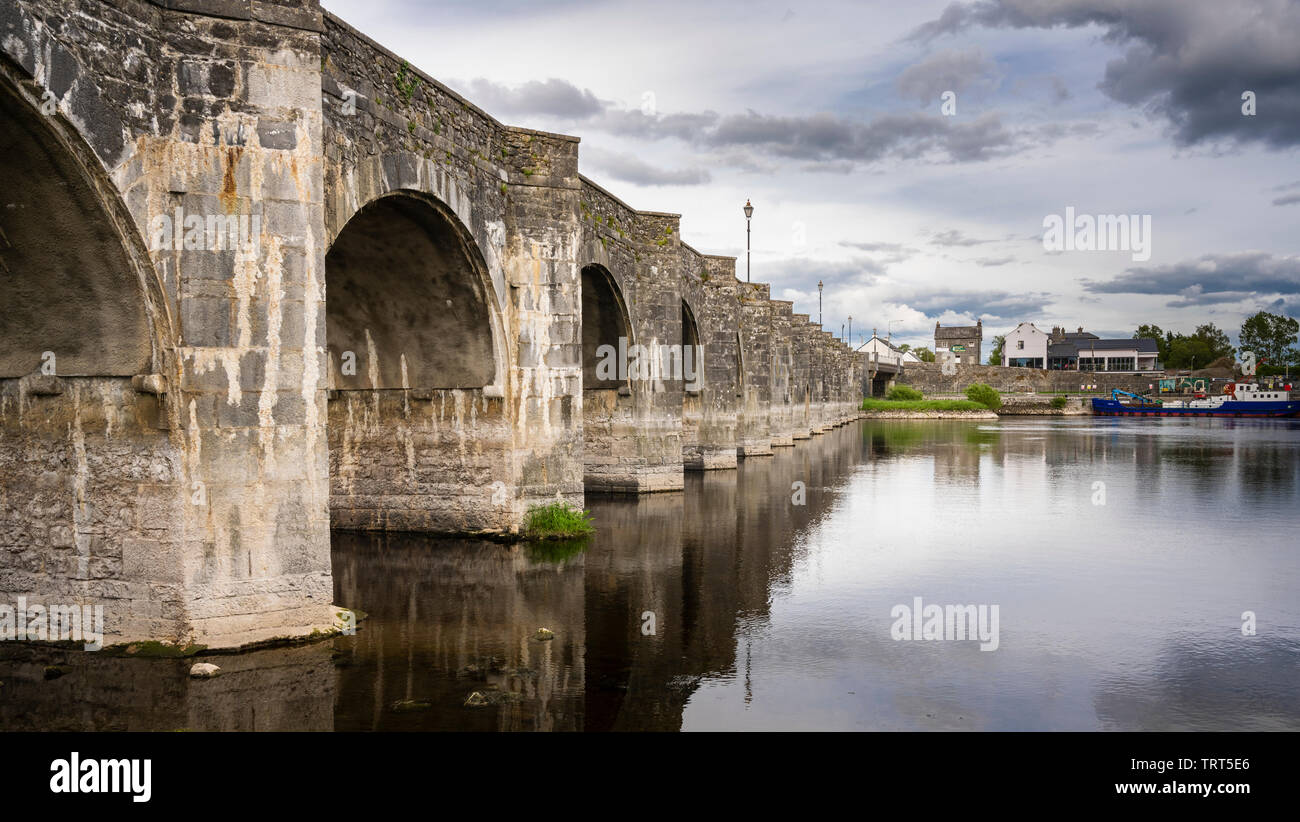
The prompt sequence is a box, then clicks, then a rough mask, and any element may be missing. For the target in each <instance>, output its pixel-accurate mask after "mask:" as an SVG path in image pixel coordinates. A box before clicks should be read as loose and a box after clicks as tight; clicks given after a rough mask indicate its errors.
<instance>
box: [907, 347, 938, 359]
mask: <svg viewBox="0 0 1300 822" xmlns="http://www.w3.org/2000/svg"><path fill="white" fill-rule="evenodd" d="M912 353H913V354H915V355H916V356H917V357H918V358H919V359H920V360H921V362H934V352H933V351H931V350H930V349H928V348H926V347H925V346H923V345H922V346H920V347H918V348H913V349H912Z"/></svg>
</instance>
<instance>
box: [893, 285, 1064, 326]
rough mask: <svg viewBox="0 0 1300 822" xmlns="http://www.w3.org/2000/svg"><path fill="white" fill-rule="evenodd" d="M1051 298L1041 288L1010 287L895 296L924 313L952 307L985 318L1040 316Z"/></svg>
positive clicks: (933, 314) (939, 311)
mask: <svg viewBox="0 0 1300 822" xmlns="http://www.w3.org/2000/svg"><path fill="white" fill-rule="evenodd" d="M1052 299H1053V298H1052V296H1051V295H1050V294H1047V293H1044V292H1028V293H1025V292H1010V291H926V292H923V293H914V294H911V295H907V296H902V297H899V298H897V300H898V301H899V302H901V303H903V304H906V305H907V306H909V307H911V308H915V309H916V310H917V311H920V312H921V313H923V314H926V315H927V316H938V315H940V314H943V313H944V312H946V311H951V312H953V313H956V314H965V315H967V316H971V317H978V318H983V319H985V320H988V319H996V320H1011V319H1015V318H1017V317H1033V316H1041V315H1042V314H1043V313H1045V311H1046V308H1047V306H1048V305H1049V304H1051V302H1052Z"/></svg>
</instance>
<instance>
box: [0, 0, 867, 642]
mask: <svg viewBox="0 0 1300 822" xmlns="http://www.w3.org/2000/svg"><path fill="white" fill-rule="evenodd" d="M0 108H2V109H3V112H0V113H2V114H3V120H2V121H0V123H2V125H0V140H2V141H3V143H2V144H3V146H4V153H3V160H0V188H2V189H3V191H4V192H5V195H4V196H5V205H6V208H5V209H3V210H0V231H2V232H3V233H2V234H0V292H2V296H3V299H4V300H5V304H6V311H5V312H4V316H3V318H0V335H2V336H3V345H2V346H0V548H3V549H4V550H3V551H0V557H2V558H3V559H2V561H0V601H13V600H14V599H15V598H16V597H18V596H25V597H27V598H28V599H29V601H30V602H32V603H37V602H41V603H48V604H60V605H73V604H81V603H85V604H102V605H104V614H105V618H106V622H107V624H106V628H107V632H108V634H109V641H110V642H111V641H125V640H136V639H145V638H151V639H164V640H169V641H192V642H198V643H202V644H207V645H210V646H214V647H215V646H230V645H239V644H244V643H248V642H254V641H260V640H266V639H272V638H278V637H286V636H300V635H304V634H308V633H310V632H312V631H314V630H321V629H326V628H329V627H331V626H332V625H333V624H334V623H335V620H336V610H335V609H334V608H333V607H332V605H331V597H332V593H333V586H332V580H331V568H330V551H329V545H330V528H331V526H333V527H335V528H347V529H365V530H412V531H438V532H462V533H464V532H469V533H480V532H487V533H510V532H513V531H516V530H517V529H518V528H519V525H520V523H521V520H522V518H523V516H524V514H525V512H526V511H527V509H528V507H529V506H530V505H532V504H535V503H538V502H544V501H550V500H554V499H557V498H559V499H562V500H566V501H569V502H572V503H574V504H581V503H582V500H583V494H584V490H599V491H621V492H634V493H639V492H644V491H658V490H672V489H678V488H681V487H682V471H684V470H686V469H714V468H728V467H733V466H734V465H735V464H736V460H737V458H738V457H743V458H750V457H759V456H763V455H765V454H770V453H771V450H772V448H773V447H780V446H782V445H788V444H790V443H792V442H793V441H794V440H795V439H799V438H803V437H807V436H810V435H811V434H812V433H815V432H819V431H824V430H826V429H827V428H828V427H830V426H832V425H836V424H839V423H841V422H844V421H846V420H847V419H849V418H851V417H852V416H853V414H854V413H855V410H854V408H855V402H856V400H857V399H858V394H859V391H858V390H857V389H858V386H859V385H861V383H862V380H863V376H862V374H863V367H864V366H863V362H862V361H861V360H860V359H859V358H857V357H855V356H854V355H851V354H850V353H849V352H848V350H847V349H846V348H845V347H844V346H843V345H842V344H841V343H839V342H838V341H836V340H835V339H834V338H833V337H831V335H829V334H826V333H825V332H823V331H821V330H820V329H817V328H816V327H815V326H813V325H812V324H810V323H809V322H808V318H807V317H806V316H805V315H796V314H793V313H792V312H791V306H790V304H789V303H786V302H782V301H774V300H771V299H770V295H769V293H768V289H767V287H766V286H765V285H761V284H746V283H740V282H739V281H737V280H736V278H735V260H734V258H729V257H712V256H707V255H702V254H700V253H698V252H696V251H695V250H694V249H691V248H690V247H689V246H687V245H685V244H683V243H682V242H681V238H680V220H679V218H678V216H677V215H673V214H658V213H652V212H642V211H636V210H634V209H632V208H630V207H628V206H627V205H625V204H623V203H622V202H620V201H619V200H618V199H617V198H615V197H614V196H613V195H611V194H609V193H608V192H605V191H604V190H603V189H601V188H600V187H599V186H597V185H596V184H594V183H592V182H590V181H588V180H586V179H585V178H582V177H581V176H580V175H579V174H578V157H579V152H578V140H577V139H576V138H573V137H568V136H564V135H556V134H547V133H543V132H537V131H530V130H527V129H520V128H512V127H509V126H506V125H503V124H501V123H499V122H497V121H496V120H494V119H493V118H492V117H490V116H489V115H487V114H486V113H484V112H483V111H481V110H479V109H478V108H476V107H475V106H474V105H473V104H472V103H471V102H469V101H467V100H464V99H462V98H461V97H459V96H458V95H456V94H455V93H453V92H451V91H450V90H448V89H446V88H445V87H443V86H442V85H440V84H439V83H437V82H436V81H435V80H433V79H432V78H430V77H428V76H426V75H423V74H421V73H420V72H418V71H417V70H416V69H414V68H413V67H411V66H409V65H408V64H407V63H406V62H405V61H403V60H402V59H401V58H400V57H398V56H396V55H394V54H392V53H391V52H389V51H387V50H386V49H384V48H383V47H382V46H380V45H379V44H377V43H375V42H374V41H372V40H370V39H369V38H367V37H365V36H364V35H362V34H360V33H359V32H357V31H355V30H354V29H352V28H351V27H349V26H347V25H346V24H345V23H343V22H342V21H340V20H338V19H337V18H334V17H332V16H330V15H328V14H325V13H323V12H322V11H321V9H320V8H319V6H318V4H317V3H316V2H315V0H278V2H263V0H117V2H112V3H110V2H106V0H39V1H38V0H16V2H10V3H6V4H4V5H3V6H0ZM610 351H613V352H614V353H613V356H612V357H610V356H609V352H610ZM633 352H637V356H638V359H637V360H636V361H635V364H634V361H633V360H632V355H633ZM611 359H612V361H613V362H612V365H613V367H614V368H613V371H612V372H611V371H610V370H609V368H608V367H606V368H604V369H600V368H599V366H600V365H601V362H602V360H603V361H605V363H606V365H607V366H608V364H609V361H610V360H611Z"/></svg>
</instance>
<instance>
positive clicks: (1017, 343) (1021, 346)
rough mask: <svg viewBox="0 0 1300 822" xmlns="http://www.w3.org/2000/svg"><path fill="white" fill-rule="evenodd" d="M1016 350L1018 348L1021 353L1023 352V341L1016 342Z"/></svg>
mask: <svg viewBox="0 0 1300 822" xmlns="http://www.w3.org/2000/svg"><path fill="white" fill-rule="evenodd" d="M1016 348H1019V349H1020V350H1021V351H1024V350H1025V341H1024V340H1016Z"/></svg>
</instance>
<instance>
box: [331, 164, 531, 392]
mask: <svg viewBox="0 0 1300 822" xmlns="http://www.w3.org/2000/svg"><path fill="white" fill-rule="evenodd" d="M325 279H326V290H325V295H326V299H325V303H326V332H325V341H326V347H327V349H328V351H329V386H330V388H332V389H376V388H377V389H402V388H411V389H472V388H483V389H485V390H486V391H487V392H488V393H489V394H495V395H496V396H501V395H502V393H503V390H504V381H505V371H506V369H505V362H504V349H505V345H504V333H503V328H502V325H503V323H502V319H501V316H500V311H499V303H498V300H497V297H496V294H495V293H494V289H493V284H492V279H491V277H490V276H489V275H488V272H487V266H486V264H485V263H484V261H483V257H482V255H481V254H480V253H479V251H478V248H477V245H476V244H475V242H474V239H473V237H472V236H471V235H470V233H469V231H468V230H467V229H466V227H465V226H464V224H463V223H461V221H460V220H459V219H458V218H457V217H456V215H455V214H454V213H452V211H451V210H450V209H449V208H447V207H446V206H445V205H444V204H443V203H442V202H441V201H439V200H438V199H437V198H434V197H432V196H429V195H427V194H423V193H421V192H417V191H410V190H406V189H399V190H396V191H393V192H390V193H388V194H385V195H383V196H380V197H378V198H376V199H374V200H371V201H370V202H369V203H367V204H366V205H365V206H363V207H362V208H360V209H358V210H357V211H356V212H355V213H354V214H353V215H352V216H351V217H350V218H349V219H348V221H347V222H346V224H344V226H343V227H342V228H341V229H340V230H339V232H338V234H337V236H336V237H335V238H334V241H333V243H332V244H331V245H330V249H329V251H328V253H327V254H326V257H325Z"/></svg>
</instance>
